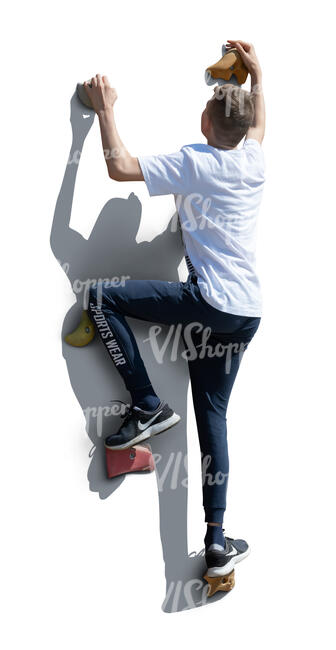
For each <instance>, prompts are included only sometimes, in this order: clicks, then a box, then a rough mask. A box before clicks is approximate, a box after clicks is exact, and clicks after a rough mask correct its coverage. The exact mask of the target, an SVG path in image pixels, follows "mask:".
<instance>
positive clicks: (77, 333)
mask: <svg viewBox="0 0 336 650" xmlns="http://www.w3.org/2000/svg"><path fill="white" fill-rule="evenodd" d="M94 335H95V329H94V325H93V323H92V321H91V320H90V318H89V316H88V313H87V311H83V312H82V318H81V320H80V323H79V325H78V327H77V328H76V329H75V330H74V331H73V332H71V334H67V335H66V337H65V339H64V340H65V341H66V342H67V343H69V345H73V346H74V347H75V348H83V347H84V346H85V345H88V343H90V342H91V341H92V339H93V338H94Z"/></svg>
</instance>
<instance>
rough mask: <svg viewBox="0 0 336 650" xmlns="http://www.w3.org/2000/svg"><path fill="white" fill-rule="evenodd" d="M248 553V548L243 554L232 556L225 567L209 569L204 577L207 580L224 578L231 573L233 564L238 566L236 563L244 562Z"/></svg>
mask: <svg viewBox="0 0 336 650" xmlns="http://www.w3.org/2000/svg"><path fill="white" fill-rule="evenodd" d="M250 552H251V550H250V547H249V548H248V549H247V551H245V552H244V553H240V554H239V555H234V556H233V558H232V560H230V562H228V563H227V564H226V565H225V566H214V567H212V568H211V569H208V571H207V573H206V575H207V576H209V578H215V577H216V576H226V575H227V574H228V573H231V571H232V570H233V569H234V566H235V564H238V562H241V561H242V560H244V559H245V558H246V557H247V556H248V555H250Z"/></svg>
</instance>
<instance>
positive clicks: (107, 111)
mask: <svg viewBox="0 0 336 650" xmlns="http://www.w3.org/2000/svg"><path fill="white" fill-rule="evenodd" d="M97 115H98V119H99V120H102V121H104V120H105V119H108V118H109V117H111V116H112V117H113V116H114V111H113V106H109V107H108V108H103V109H102V110H101V111H98V112H97Z"/></svg>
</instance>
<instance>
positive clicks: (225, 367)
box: [188, 333, 244, 545]
mask: <svg viewBox="0 0 336 650" xmlns="http://www.w3.org/2000/svg"><path fill="white" fill-rule="evenodd" d="M200 337H201V335H200V334H199V335H197V334H196V335H194V344H195V346H196V345H199V344H200V342H201V341H200V340H197V339H200ZM220 338H221V335H220V334H215V333H212V335H211V337H210V338H209V339H208V341H207V343H208V345H211V346H212V348H213V349H215V348H216V346H217V347H218V344H219V343H220ZM232 340H233V341H234V337H233V339H232ZM223 349H224V355H222V356H213V357H210V355H206V356H205V357H204V358H197V359H194V360H193V361H189V362H188V363H189V372H190V379H191V387H192V397H193V404H194V409H195V417H196V424H197V430H198V437H199V444H200V449H201V457H202V482H203V507H204V511H205V521H206V522H208V523H209V524H218V525H219V530H215V529H214V528H212V529H211V530H209V527H208V533H207V535H208V541H210V540H211V542H212V543H213V542H216V541H217V542H219V541H220V539H221V540H223V534H222V528H221V527H222V523H223V516H224V511H225V508H226V492H227V484H228V475H229V456H228V445H227V427H226V412H227V407H228V402H229V397H230V394H231V390H232V387H233V384H234V381H235V378H236V376H237V373H238V369H239V366H240V362H241V359H242V356H243V354H244V347H243V346H241V345H240V346H239V352H233V350H237V349H238V348H233V350H232V348H231V346H230V345H229V346H228V347H225V346H223ZM206 545H207V543H206Z"/></svg>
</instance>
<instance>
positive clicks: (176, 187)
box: [138, 149, 188, 196]
mask: <svg viewBox="0 0 336 650" xmlns="http://www.w3.org/2000/svg"><path fill="white" fill-rule="evenodd" d="M138 161H139V165H140V167H141V171H142V173H143V177H144V180H145V183H146V185H147V189H148V192H149V194H150V196H159V195H164V194H185V193H187V184H188V181H187V178H188V170H187V161H186V156H185V152H184V151H183V149H181V150H180V151H176V152H175V153H170V154H160V155H157V156H138Z"/></svg>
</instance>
